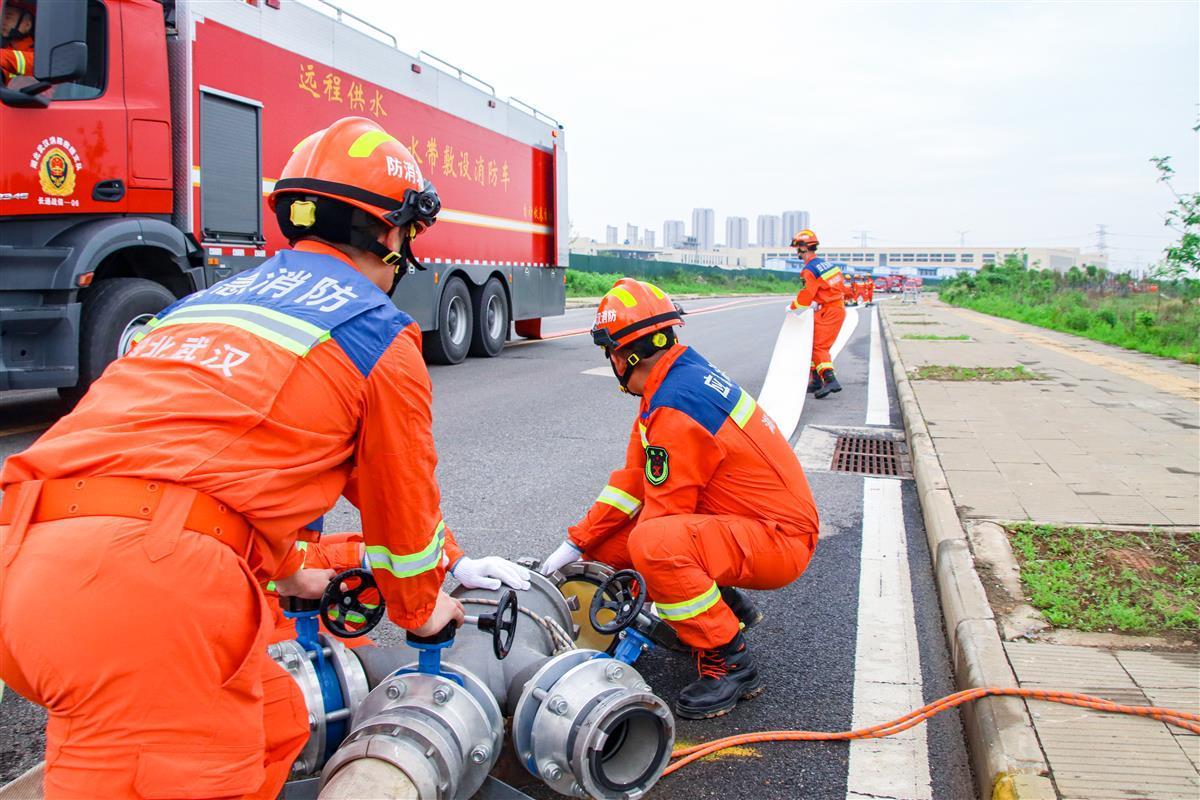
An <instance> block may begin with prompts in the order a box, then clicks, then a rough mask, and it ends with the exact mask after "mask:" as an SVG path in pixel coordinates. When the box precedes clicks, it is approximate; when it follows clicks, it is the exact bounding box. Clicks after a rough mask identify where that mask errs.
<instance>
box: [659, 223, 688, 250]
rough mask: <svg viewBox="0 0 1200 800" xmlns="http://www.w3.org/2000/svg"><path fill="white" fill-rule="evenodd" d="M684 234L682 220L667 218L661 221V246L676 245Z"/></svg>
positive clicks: (685, 234)
mask: <svg viewBox="0 0 1200 800" xmlns="http://www.w3.org/2000/svg"><path fill="white" fill-rule="evenodd" d="M685 236H687V231H686V230H684V225H683V220H681V219H669V220H667V221H666V222H664V223H663V247H678V246H679V244H680V242H682V241H683V239H684V237H685Z"/></svg>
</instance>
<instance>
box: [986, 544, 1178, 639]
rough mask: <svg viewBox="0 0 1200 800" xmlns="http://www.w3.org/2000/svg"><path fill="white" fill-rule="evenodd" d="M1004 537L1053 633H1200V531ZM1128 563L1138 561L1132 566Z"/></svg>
mask: <svg viewBox="0 0 1200 800" xmlns="http://www.w3.org/2000/svg"><path fill="white" fill-rule="evenodd" d="M1008 534H1009V539H1010V540H1011V542H1012V546H1013V551H1014V552H1015V553H1016V555H1017V558H1018V560H1019V561H1020V565H1021V581H1022V583H1024V585H1025V589H1026V591H1027V593H1028V595H1029V600H1030V602H1031V603H1032V604H1033V605H1034V606H1035V607H1036V608H1038V609H1040V610H1041V612H1042V614H1043V615H1044V616H1045V617H1046V620H1047V621H1048V622H1050V624H1052V625H1054V626H1055V627H1059V628H1074V629H1076V630H1081V631H1120V632H1122V633H1140V634H1161V633H1165V632H1179V633H1187V634H1194V633H1196V632H1197V631H1200V532H1196V531H1191V532H1188V533H1168V532H1165V531H1155V530H1152V531H1151V532H1149V533H1128V532H1114V531H1101V530H1093V529H1090V528H1076V527H1057V526H1054V525H1036V524H1033V523H1022V524H1019V525H1014V526H1013V527H1011V528H1010V529H1009V531H1008ZM1131 556H1136V557H1140V558H1137V559H1135V560H1134V561H1133V562H1131V558H1130V557H1131ZM1136 562H1141V563H1136Z"/></svg>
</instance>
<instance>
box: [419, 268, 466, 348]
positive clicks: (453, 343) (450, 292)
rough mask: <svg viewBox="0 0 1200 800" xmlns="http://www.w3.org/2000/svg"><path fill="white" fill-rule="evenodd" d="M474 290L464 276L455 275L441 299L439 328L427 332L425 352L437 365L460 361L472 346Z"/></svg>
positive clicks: (439, 304) (448, 282) (445, 287)
mask: <svg viewBox="0 0 1200 800" xmlns="http://www.w3.org/2000/svg"><path fill="white" fill-rule="evenodd" d="M472 317H473V314H472V313H471V293H470V292H468V291H467V285H466V284H465V283H463V282H462V278H451V279H450V280H448V281H446V284H445V286H444V287H443V288H442V297H441V300H439V301H438V315H437V319H438V327H437V330H435V331H428V332H426V334H425V353H426V356H427V358H428V360H429V361H430V362H431V363H434V364H458V363H459V362H461V361H462V360H463V359H464V358H466V357H467V351H468V350H469V349H470V347H471V329H472V328H473V327H474V325H473V322H472Z"/></svg>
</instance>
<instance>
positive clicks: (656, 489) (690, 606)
mask: <svg viewBox="0 0 1200 800" xmlns="http://www.w3.org/2000/svg"><path fill="white" fill-rule="evenodd" d="M682 324H683V320H682V318H681V317H680V314H679V311H678V310H677V309H676V307H675V305H674V304H673V303H672V302H671V300H670V298H669V297H667V296H666V295H665V294H663V292H662V291H661V290H659V289H658V287H656V286H654V285H652V284H649V283H644V282H640V281H636V280H633V279H631V278H622V279H621V280H619V281H617V283H616V284H615V285H614V286H613V288H612V289H611V290H609V292H608V294H607V295H605V296H604V298H603V299H602V300H601V301H600V308H599V309H598V311H597V313H596V322H595V326H594V327H593V328H592V338H593V340H594V341H595V343H596V344H597V345H599V346H601V347H603V348H604V354H605V356H606V357H607V358H608V360H609V363H610V365H611V366H612V369H613V372H614V373H615V374H616V377H617V380H618V381H619V382H620V384H621V389H622V391H625V392H628V393H630V394H633V395H636V396H638V397H640V398H641V404H640V408H639V413H638V415H637V418H636V419H635V420H634V424H633V429H632V431H631V432H630V436H629V445H628V448H627V450H626V454H625V465H624V467H622V468H621V469H618V470H616V471H615V472H613V473H612V475H611V476H610V478H609V482H608V485H607V486H605V487H604V490H603V491H602V492H601V493H600V496H599V497H598V498H597V500H596V502H595V504H594V505H593V506H592V508H591V509H590V510H589V511H588V513H587V516H585V517H584V518H583V520H581V521H580V522H579V523H578V524H576V525H574V526H573V527H571V528H570V529H569V531H568V534H567V540H566V541H565V542H563V544H562V545H560V546H559V548H558V549H557V550H555V551H554V552H553V553H552V554H551V555H550V556H549V557H548V558H547V559H546V562H545V564H544V565H543V567H542V571H543V572H546V573H549V572H553V571H554V570H557V569H561V568H562V567H563V566H564V565H565V564H568V563H571V562H572V561H576V560H579V559H587V560H593V561H602V562H604V563H607V564H610V565H612V566H613V567H615V568H617V569H626V568H630V567H632V568H634V569H637V570H638V571H639V572H641V573H642V575H643V576H644V577H645V579H646V585H647V589H648V593H649V597H650V599H652V600H653V601H654V603H655V609H656V610H657V613H658V615H659V616H660V617H661V618H662V619H663V620H665V621H666V622H667V623H668V624H670V625H671V627H672V628H674V629H675V631H676V633H677V634H678V636H679V638H680V640H681V641H682V642H683V643H685V644H687V645H689V646H690V647H692V648H693V649H694V650H695V652H696V664H697V670H698V672H699V675H698V678H697V680H696V681H695V682H693V683H691V684H690V685H688V686H687V687H686V688H684V689H683V691H682V692H681V693H680V695H679V698H678V700H677V702H676V705H675V710H676V713H678V714H679V715H680V716H682V717H686V718H689V719H702V718H706V717H715V716H719V715H721V714H725V713H727V712H729V711H730V710H732V709H733V707H734V706H735V705H736V704H737V702H738V700H740V699H748V698H750V697H753V696H754V695H756V694H758V693H759V692H760V691H761V689H762V677H761V676H760V675H759V672H758V670H757V669H756V667H755V665H754V661H753V659H752V658H751V655H750V651H749V649H748V648H747V643H746V639H745V637H744V636H743V634H742V626H743V625H746V626H749V625H752V624H754V623H755V622H757V621H758V620H759V619H761V616H762V615H761V614H760V613H759V612H758V611H757V609H755V607H754V605H753V603H752V602H751V601H750V599H749V596H748V595H746V594H745V593H743V592H740V591H738V589H737V588H736V587H742V588H746V589H779V588H781V587H784V586H787V585H788V584H789V583H791V582H792V581H794V580H796V578H798V577H799V576H800V574H801V573H802V572H804V569H805V567H807V566H808V561H809V559H810V558H811V557H812V552H813V548H814V547H815V546H816V543H817V528H818V521H817V510H816V506H815V505H814V503H813V498H812V493H811V492H810V491H809V488H808V481H807V480H806V479H805V477H804V471H803V470H802V469H801V467H800V463H799V461H797V460H796V456H795V454H794V453H793V452H792V449H791V447H789V446H788V443H787V441H786V440H785V439H784V437H783V435H782V434H780V432H779V429H778V428H777V427H776V426H775V423H774V422H773V421H772V420H771V418H770V417H769V416H767V414H766V413H765V412H764V411H763V410H762V409H761V408H759V407H758V404H757V403H756V402H755V401H754V398H753V397H751V396H750V394H749V393H748V392H746V391H744V390H743V389H742V388H741V387H739V386H738V385H737V384H736V383H734V382H733V381H732V380H730V379H729V377H728V376H726V375H725V374H724V373H723V372H721V371H720V370H719V369H717V368H716V367H714V366H713V365H712V364H710V363H708V361H706V360H705V359H704V358H703V357H702V356H701V355H700V354H699V353H697V352H696V351H694V350H692V349H691V348H689V347H686V346H684V345H682V344H679V343H678V342H677V341H676V334H675V327H676V326H679V325H682Z"/></svg>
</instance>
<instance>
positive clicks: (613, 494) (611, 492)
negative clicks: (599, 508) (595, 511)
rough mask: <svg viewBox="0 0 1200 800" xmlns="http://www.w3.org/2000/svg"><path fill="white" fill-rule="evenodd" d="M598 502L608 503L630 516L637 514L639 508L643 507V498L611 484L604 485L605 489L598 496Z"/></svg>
mask: <svg viewBox="0 0 1200 800" xmlns="http://www.w3.org/2000/svg"><path fill="white" fill-rule="evenodd" d="M596 502H597V503H606V504H608V505H610V506H612V507H613V508H615V509H617V510H618V511H622V512H624V513H625V514H626V515H628V516H630V517H632V516H633V515H634V514H636V513H637V512H638V509H639V508H641V507H642V501H641V500H638V499H637V498H636V497H634V496H633V495H631V494H629V493H628V492H625V491H622V490H620V489H618V488H617V487H615V486H611V485H610V486H605V487H604V491H602V492H601V493H600V496H599V497H597V498H596Z"/></svg>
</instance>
